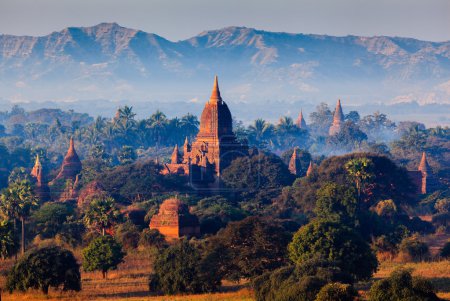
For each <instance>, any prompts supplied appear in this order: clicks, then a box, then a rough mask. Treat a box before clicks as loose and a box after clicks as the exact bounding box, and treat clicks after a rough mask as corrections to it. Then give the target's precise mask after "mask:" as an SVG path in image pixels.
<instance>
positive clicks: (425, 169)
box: [418, 152, 430, 173]
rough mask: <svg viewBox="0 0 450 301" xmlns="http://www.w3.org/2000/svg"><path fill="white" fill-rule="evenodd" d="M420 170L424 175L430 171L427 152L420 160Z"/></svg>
mask: <svg viewBox="0 0 450 301" xmlns="http://www.w3.org/2000/svg"><path fill="white" fill-rule="evenodd" d="M418 170H419V171H421V172H423V173H428V171H429V170H430V165H428V160H427V155H426V153H425V152H423V153H422V159H421V160H420V164H419V169H418Z"/></svg>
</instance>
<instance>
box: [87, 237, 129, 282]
mask: <svg viewBox="0 0 450 301" xmlns="http://www.w3.org/2000/svg"><path fill="white" fill-rule="evenodd" d="M124 256H125V253H124V252H123V251H122V246H121V245H120V244H119V243H118V242H117V241H116V240H115V239H114V238H112V237H111V236H100V237H98V238H96V239H94V240H93V241H92V242H91V243H90V244H89V246H88V247H87V248H85V249H83V268H84V270H85V271H102V276H103V279H106V276H107V272H108V270H115V269H116V268H117V266H118V265H119V263H121V262H122V261H123V257H124Z"/></svg>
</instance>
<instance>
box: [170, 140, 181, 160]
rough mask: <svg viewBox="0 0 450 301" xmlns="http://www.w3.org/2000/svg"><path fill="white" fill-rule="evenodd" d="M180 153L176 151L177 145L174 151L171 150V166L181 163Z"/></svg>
mask: <svg viewBox="0 0 450 301" xmlns="http://www.w3.org/2000/svg"><path fill="white" fill-rule="evenodd" d="M180 161H181V160H180V151H179V149H178V144H176V145H175V147H174V149H173V153H172V157H171V163H172V164H178V163H181V162H180Z"/></svg>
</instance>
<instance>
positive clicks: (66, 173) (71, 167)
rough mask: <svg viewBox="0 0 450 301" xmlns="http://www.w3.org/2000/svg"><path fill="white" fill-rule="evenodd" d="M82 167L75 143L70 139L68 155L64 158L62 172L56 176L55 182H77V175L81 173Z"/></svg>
mask: <svg viewBox="0 0 450 301" xmlns="http://www.w3.org/2000/svg"><path fill="white" fill-rule="evenodd" d="M81 169H82V166H81V161H80V158H79V157H78V155H77V152H76V151H75V145H74V142H73V138H72V137H71V138H70V142H69V149H68V150H67V154H66V156H65V157H64V160H63V163H62V166H61V171H60V172H59V173H58V175H57V176H56V179H55V180H58V179H72V180H73V181H75V179H76V177H77V175H78V174H79V173H80V172H81Z"/></svg>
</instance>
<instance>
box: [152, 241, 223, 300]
mask: <svg viewBox="0 0 450 301" xmlns="http://www.w3.org/2000/svg"><path fill="white" fill-rule="evenodd" d="M210 259H211V258H210V257H208V258H204V257H202V256H201V254H200V251H199V250H198V249H197V248H195V247H194V246H193V245H191V244H190V243H189V242H188V241H187V240H181V241H180V242H178V243H176V244H174V245H172V246H170V247H168V248H167V249H165V250H163V251H162V252H161V253H159V255H158V256H157V258H156V260H155V263H154V265H153V273H152V274H151V275H150V279H149V288H150V291H151V292H156V293H164V294H167V295H173V294H176V293H202V292H211V291H215V290H217V288H218V287H219V285H220V280H221V279H220V277H218V275H219V274H218V273H217V268H218V267H217V265H216V264H215V263H214V262H212V261H211V260H210Z"/></svg>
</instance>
